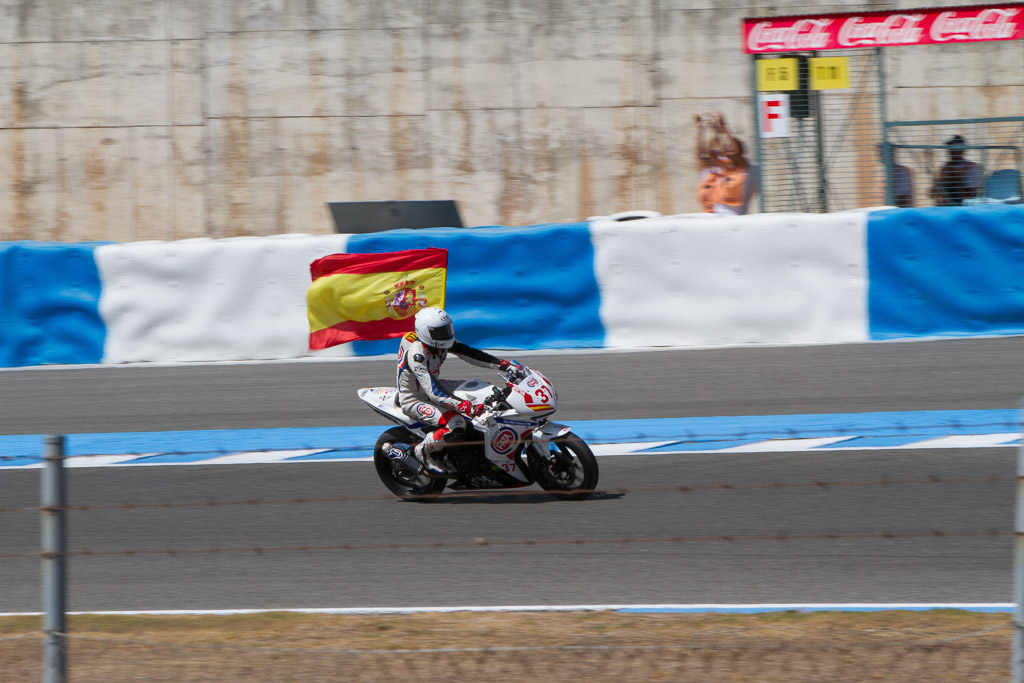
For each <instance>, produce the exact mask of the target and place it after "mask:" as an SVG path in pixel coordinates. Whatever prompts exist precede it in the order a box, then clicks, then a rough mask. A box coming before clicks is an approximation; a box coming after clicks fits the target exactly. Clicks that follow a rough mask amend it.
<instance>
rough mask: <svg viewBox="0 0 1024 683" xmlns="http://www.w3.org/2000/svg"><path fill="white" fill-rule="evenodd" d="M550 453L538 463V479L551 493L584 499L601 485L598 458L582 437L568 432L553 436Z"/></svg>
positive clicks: (559, 496)
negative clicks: (598, 477) (599, 482)
mask: <svg viewBox="0 0 1024 683" xmlns="http://www.w3.org/2000/svg"><path fill="white" fill-rule="evenodd" d="M534 448H540V446H539V445H536V446H534ZM547 455H548V457H546V458H545V457H543V456H541V458H540V459H539V461H538V463H537V470H536V472H537V483H538V484H540V487H541V488H542V489H544V490H545V491H547V492H548V493H550V494H551V495H553V496H555V497H556V498H561V499H562V500H583V499H584V498H586V497H587V496H589V495H590V494H591V493H593V492H594V489H595V488H597V476H598V471H597V458H595V457H594V453H593V451H591V450H590V446H588V445H587V443H586V442H585V441H584V440H583V439H581V438H580V437H578V436H576V435H575V434H565V435H563V436H558V437H555V438H554V439H551V441H550V442H549V446H548V454H547Z"/></svg>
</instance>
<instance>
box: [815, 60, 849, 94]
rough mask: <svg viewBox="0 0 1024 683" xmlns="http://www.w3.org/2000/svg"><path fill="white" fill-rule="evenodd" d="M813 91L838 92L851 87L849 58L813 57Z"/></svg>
mask: <svg viewBox="0 0 1024 683" xmlns="http://www.w3.org/2000/svg"><path fill="white" fill-rule="evenodd" d="M810 67H811V90H838V89H840V88H849V87H850V66H849V58H847V57H811V59H810Z"/></svg>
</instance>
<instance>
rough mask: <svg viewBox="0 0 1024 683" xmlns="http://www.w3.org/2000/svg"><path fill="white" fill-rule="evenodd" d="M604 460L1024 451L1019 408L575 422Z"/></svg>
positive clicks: (23, 455)
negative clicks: (668, 456) (800, 453)
mask: <svg viewBox="0 0 1024 683" xmlns="http://www.w3.org/2000/svg"><path fill="white" fill-rule="evenodd" d="M567 424H569V425H570V426H571V427H572V428H573V431H574V432H575V433H577V434H579V436H580V437H582V438H583V439H584V440H585V441H587V443H588V444H590V446H591V448H592V449H593V451H594V454H595V455H598V456H622V455H666V454H711V453H715V454H729V453H773V452H777V453H781V452H797V451H803V452H817V453H827V452H832V451H862V450H894V449H976V448H1001V447H1019V446H1020V444H1021V432H1020V413H1019V411H1017V410H934V411H909V412H877V413H847V414H821V415H753V416H738V417H701V418H658V419H643V420H585V421H576V422H569V423H567ZM385 428H386V427H385V426H383V425H380V426H364V427H310V428H280V429H234V430H231V429H225V430H207V431H176V432H121V433H107V434H71V435H68V437H67V440H66V444H65V453H66V455H67V456H69V458H68V460H67V462H66V466H68V467H104V466H115V465H116V466H158V465H236V464H260V463H303V462H336V461H349V462H354V461H367V460H371V459H372V458H373V454H372V450H371V449H372V448H373V444H374V443H375V442H376V440H377V437H378V436H379V435H380V433H381V432H382V431H383V430H384V429H385ZM42 444H43V436H42V435H38V434H36V435H12V436H0V469H24V468H33V467H35V468H38V467H41V459H40V458H41V454H42V448H43V446H42Z"/></svg>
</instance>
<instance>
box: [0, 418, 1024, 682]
mask: <svg viewBox="0 0 1024 683" xmlns="http://www.w3.org/2000/svg"><path fill="white" fill-rule="evenodd" d="M944 426H948V425H944ZM972 427H974V428H983V429H986V430H988V431H992V430H998V431H1000V432H1004V433H1006V432H1009V431H1010V430H1011V428H1012V430H1014V431H1016V432H1017V433H1018V434H1019V433H1020V422H1019V420H1014V421H1013V422H1012V423H1010V422H998V423H992V424H987V425H983V424H975V425H972ZM750 435H751V434H750V433H749V432H747V433H742V434H740V433H736V434H731V435H730V434H724V433H716V434H691V435H690V436H689V438H693V439H695V440H702V439H703V440H706V439H708V438H717V439H735V438H746V437H749V436H750ZM763 435H764V434H762V435H760V436H763ZM785 436H787V437H796V438H799V437H800V436H801V434H800V433H793V431H792V430H790V431H788V432H787V433H786V434H785ZM337 448H339V449H345V448H350V449H364V448H365V446H362V445H358V446H357V445H348V446H346V445H342V444H339V445H338V446H337ZM1019 453H1020V455H1019V462H1018V475H1017V476H1016V477H1013V476H1005V475H992V476H984V477H964V476H957V477H948V476H947V477H942V476H931V475H925V474H922V475H921V476H915V477H912V478H906V479H895V478H879V479H870V480H860V481H753V482H747V483H731V484H707V485H682V484H671V483H662V484H660V485H655V486H648V487H634V488H628V489H624V488H607V489H600V490H599V491H596V492H595V495H596V496H600V495H614V494H624V493H630V494H671V495H680V496H702V495H705V494H709V493H714V494H729V495H732V494H736V495H739V494H741V492H743V491H751V490H755V489H761V490H768V491H773V492H782V491H787V490H793V489H812V490H816V491H820V492H825V493H833V494H834V493H836V492H838V491H841V490H843V489H849V488H853V487H855V488H877V489H880V490H882V489H884V490H885V491H886V495H900V492H901V491H903V492H906V491H907V490H908V487H957V486H962V485H995V486H1008V485H1009V483H1010V482H1011V481H1014V480H1016V481H1018V482H1019V481H1024V447H1022V448H1020V449H1019ZM104 455H105V454H102V453H97V454H95V455H94V456H90V455H84V454H83V455H75V456H68V455H67V453H66V451H65V437H63V436H48V437H45V439H44V447H43V450H42V453H41V454H36V455H34V456H31V458H32V459H34V460H35V461H36V462H37V464H38V465H39V466H41V467H42V468H43V471H42V486H41V496H40V504H39V506H37V507H36V506H29V507H3V506H0V514H2V515H19V514H20V515H22V517H20V518H12V517H8V518H7V519H8V522H7V523H19V522H18V521H17V520H19V519H20V520H21V521H20V523H22V524H24V523H25V522H24V519H25V517H24V515H32V514H37V513H38V514H39V515H40V518H41V526H42V547H41V548H40V549H39V551H38V552H35V551H27V550H22V551H20V552H11V551H4V550H3V549H0V561H3V560H20V559H26V558H41V559H42V565H43V578H42V587H43V601H42V603H43V606H44V611H43V620H42V623H41V626H42V628H39V627H38V622H37V625H36V627H35V628H33V627H31V626H29V628H26V629H23V630H22V631H21V632H12V631H3V630H0V680H3V681H4V682H5V683H7V682H16V681H17V682H20V681H29V680H32V681H36V680H40V676H41V675H42V680H44V681H45V682H46V683H55V682H57V681H63V680H65V679H66V677H67V676H68V675H69V674H71V675H72V676H73V680H75V681H108V680H127V679H140V678H145V680H147V681H182V680H189V681H218V682H222V681H234V680H239V681H240V680H245V681H278V680H303V681H332V680H351V681H382V680H389V681H390V680H407V679H408V677H409V676H410V672H415V678H416V680H422V681H447V680H453V679H457V680H502V681H535V680H538V679H539V678H542V677H543V678H554V679H555V680H569V679H576V678H580V677H585V678H586V679H588V680H601V681H619V680H700V681H710V682H714V681H723V682H725V681H741V680H750V681H755V680H756V681H759V682H771V681H780V682H781V681H787V682H798V683H799V682H801V681H824V680H828V681H850V682H853V681H857V682H861V681H865V680H887V681H915V682H916V681H920V680H924V679H927V680H951V681H952V680H958V681H991V680H1005V679H1006V678H1007V677H1008V676H1009V675H1010V672H1011V661H1012V662H1013V663H1014V665H1016V666H1019V665H1024V651H1022V650H1021V642H1022V641H1021V635H1022V629H1024V622H1022V621H1021V620H1020V618H1019V614H1020V611H1021V610H1022V609H1024V599H1022V597H1021V596H1022V595H1024V593H1022V590H1024V556H1022V555H1021V550H1020V548H1019V547H1018V549H1017V555H1016V558H1015V569H1014V571H1015V599H1016V600H1017V604H1018V618H1017V619H1016V620H1015V621H1014V622H1012V623H1011V621H1010V620H1009V619H1008V618H1005V619H998V620H994V619H989V620H988V621H986V622H984V623H979V624H977V625H974V626H972V627H971V628H970V629H967V630H965V629H964V626H963V625H962V624H956V625H955V626H948V627H945V626H942V625H939V626H936V625H935V623H931V625H929V626H927V627H922V626H919V625H918V626H908V627H907V628H906V631H905V632H901V631H900V629H899V627H897V626H894V625H893V624H892V622H891V621H888V622H885V623H886V624H887V625H886V626H885V627H882V628H881V631H883V632H884V633H885V635H886V637H885V638H880V637H878V636H877V635H874V634H875V631H874V630H873V629H871V628H870V627H868V626H867V625H863V627H862V628H855V629H847V630H837V629H836V627H835V626H831V627H829V628H822V630H821V631H820V633H812V634H808V631H807V629H804V630H802V631H800V632H799V636H797V637H794V635H793V634H792V633H788V632H787V629H785V628H782V627H780V624H778V623H774V622H768V623H762V624H758V623H744V624H742V625H740V624H734V625H732V626H728V622H721V621H719V622H715V621H714V620H713V617H711V616H709V615H700V616H694V615H689V620H688V621H684V622H679V621H673V622H668V621H666V620H665V619H658V618H656V617H655V616H654V615H642V614H630V615H629V616H628V624H626V627H625V628H623V627H622V623H621V622H619V624H620V626H619V627H615V626H614V624H613V622H607V623H603V625H600V627H599V628H598V630H597V631H594V630H592V629H588V628H587V627H585V626H584V627H581V628H580V629H579V630H576V631H571V630H570V631H565V630H564V626H559V625H557V624H555V625H552V626H551V627H550V628H549V629H548V630H547V631H545V630H544V629H545V627H544V619H543V618H542V617H540V616H535V618H534V620H533V621H530V620H527V622H528V623H526V622H524V623H526V628H527V630H528V632H530V633H532V634H533V636H532V637H531V638H530V639H525V640H523V641H517V645H515V646H498V647H496V646H494V640H493V638H494V635H495V633H497V632H500V633H508V632H509V629H512V628H514V627H513V626H510V625H509V621H508V620H510V619H518V620H520V621H522V620H523V619H524V618H525V617H524V616H523V615H522V614H520V615H518V616H514V617H513V616H510V615H509V614H507V613H506V614H504V615H502V617H501V622H500V623H501V627H500V628H499V630H498V631H497V632H496V631H494V623H495V622H491V623H490V626H486V627H481V626H479V625H475V626H473V625H463V628H462V629H461V630H458V629H455V630H458V635H457V636H456V635H453V624H455V623H457V622H458V620H459V619H460V618H462V619H464V618H465V614H464V613H463V612H459V611H458V610H457V609H456V610H453V611H452V612H449V613H447V614H446V617H445V621H444V622H443V623H442V622H437V621H434V622H430V621H421V622H417V621H415V620H416V619H426V617H424V616H423V615H418V616H410V615H408V614H407V615H405V616H404V617H403V618H402V619H403V622H401V623H402V624H404V626H405V627H408V628H410V629H411V630H410V633H412V634H415V633H420V634H421V635H420V636H415V635H410V636H408V637H407V638H406V637H403V638H395V639H392V640H387V641H383V643H384V644H385V645H386V646H383V647H382V641H372V639H371V640H367V638H365V637H364V636H365V635H366V634H371V635H372V634H373V633H380V632H392V631H394V630H395V629H398V628H400V622H398V621H396V620H395V619H394V618H393V617H388V616H387V615H373V616H369V615H360V616H357V615H356V614H350V615H347V616H346V619H347V620H342V619H340V618H339V617H338V616H336V617H334V619H333V620H332V621H320V622H315V623H314V625H313V626H308V625H307V626H306V627H305V629H304V630H303V629H299V630H298V631H296V632H294V633H293V632H292V631H289V629H288V623H287V621H279V622H277V624H276V625H275V626H274V628H273V629H272V630H271V631H270V632H269V633H261V634H243V636H245V635H248V636H250V637H234V636H223V635H217V636H213V637H211V636H210V634H209V633H207V632H203V631H199V632H189V630H188V628H187V627H186V628H184V629H182V630H178V631H174V630H173V629H171V631H170V632H168V631H167V630H166V629H160V628H153V627H154V625H155V624H156V622H155V621H150V622H142V621H137V622H133V624H132V625H131V626H128V625H127V624H126V623H120V624H112V625H109V626H107V627H105V626H103V625H102V623H100V622H97V621H93V622H89V623H82V624H81V625H80V626H79V625H77V624H76V622H75V621H74V617H72V618H71V620H69V619H68V618H67V616H66V604H67V603H68V600H67V598H68V597H72V598H73V596H68V595H67V591H68V589H67V585H66V576H67V573H68V572H67V569H68V564H69V563H72V562H73V563H76V564H77V563H87V562H89V561H90V560H91V559H94V558H98V557H114V558H116V557H123V558H138V557H145V556H149V557H165V558H167V559H168V561H175V558H176V561H181V560H182V559H184V558H188V557H194V556H214V555H216V556H224V555H227V554H256V555H258V556H260V557H267V556H270V555H284V554H308V553H318V552H333V553H360V552H363V551H373V552H385V553H389V552H394V553H396V554H403V555H404V556H405V557H408V554H409V553H410V552H416V553H433V552H445V551H451V550H457V551H459V552H472V550H473V549H486V548H487V547H489V546H493V547H496V548H503V549H516V548H521V549H524V550H525V549H528V548H534V547H537V546H544V545H547V546H573V547H576V548H579V547H587V546H603V547H607V546H621V547H630V548H641V547H644V546H650V545H661V544H684V545H693V546H706V545H712V544H729V545H732V546H735V545H737V544H756V543H792V542H808V541H809V542H815V543H817V542H820V543H823V544H827V543H843V542H850V541H860V540H870V539H877V540H883V541H905V540H911V539H913V540H928V541H932V542H936V543H942V542H944V541H951V540H954V539H963V538H979V539H981V538H991V539H993V540H999V539H1006V538H1009V537H1015V538H1016V539H1017V542H1018V546H1019V543H1020V538H1021V537H1022V534H1024V512H1022V511H1024V506H1021V505H1020V501H1019V500H1018V519H1017V523H1016V531H1015V530H1014V529H1010V528H972V525H971V524H970V521H969V520H965V524H964V525H963V526H962V527H960V528H956V529H952V528H949V529H943V528H933V529H922V528H907V529H899V528H898V527H891V528H884V529H877V530H864V531H849V530H847V531H844V532H834V533H833V532H820V533H785V532H780V533H773V534H758V535H751V534H743V533H737V534H733V535H706V536H687V535H679V536H672V537H649V536H643V535H640V534H638V535H632V536H615V535H601V534H600V533H595V534H593V535H589V536H588V535H568V536H566V537H564V538H558V537H547V538H516V537H514V536H509V537H506V538H503V537H500V536H498V537H494V538H488V539H472V540H466V541H457V542H451V541H429V540H424V541H422V542H411V543H410V542H406V543H396V542H387V541H382V542H380V543H337V544H330V545H310V544H294V545H272V544H267V545H247V544H238V545H220V544H215V545H204V544H203V543H202V541H201V540H199V539H197V541H196V544H195V545H192V546H190V547H180V546H179V547H160V546H159V544H156V546H155V547H154V546H153V545H149V544H147V546H148V547H144V548H133V547H120V548H119V547H116V545H115V546H114V547H111V546H109V545H107V546H105V547H102V548H88V547H81V545H80V544H76V543H73V542H71V541H72V540H73V539H69V538H68V535H67V534H68V530H67V522H68V518H69V517H70V516H72V515H74V523H73V525H72V527H71V529H72V533H73V532H74V530H75V529H84V528H87V527H88V526H89V524H90V521H89V515H90V513H96V512H105V513H107V514H108V515H109V513H110V512H120V513H122V514H125V515H136V514H138V513H140V512H143V511H146V510H153V511H161V512H162V513H167V514H173V513H174V511H175V510H186V509H201V510H203V511H209V512H210V514H216V512H217V511H218V510H222V509H230V508H237V507H239V506H243V507H246V508H253V509H257V508H263V507H267V506H284V505H288V506H301V505H313V504H318V503H360V502H372V501H384V500H387V501H392V500H394V497H393V496H391V495H380V496H359V497H350V496H337V497H326V498H325V497H320V498H314V497H304V498H281V499H231V498H224V499H213V500H209V499H207V500H203V499H196V500H190V501H170V502H117V501H110V502H105V503H103V504H88V505H74V504H70V503H69V501H68V499H67V496H66V491H67V489H68V487H66V486H65V477H66V476H68V475H67V472H70V471H71V470H70V469H69V468H66V466H65V465H66V464H67V461H68V460H73V459H81V458H89V457H104ZM140 455H141V454H140ZM149 455H152V454H149ZM4 457H9V456H4ZM11 457H13V456H11ZM16 457H18V458H20V459H21V460H24V459H25V458H26V457H28V456H26V455H20V456H16ZM0 464H2V463H0ZM447 495H449V496H460V495H461V496H466V495H470V496H473V497H480V496H483V497H487V496H491V495H497V496H502V497H508V496H523V497H530V496H548V495H549V494H547V493H546V492H544V491H540V490H534V491H531V490H518V491H504V490H502V491H494V492H486V491H474V492H467V493H449V494H447ZM898 522H899V520H898V519H894V523H896V524H898ZM93 523H95V522H93ZM196 529H197V531H199V530H200V529H201V527H196ZM200 533H201V532H200ZM69 548H75V549H73V550H71V549H69ZM251 611H253V612H256V611H258V610H251ZM397 611H400V610H396V612H397ZM353 612H358V611H357V610H353ZM457 614H463V617H458V616H457ZM321 616H322V617H323V618H324V619H327V617H326V616H323V615H321ZM152 618H154V619H158V618H159V617H152ZM410 619H413V624H412V625H411V626H410V625H409V623H408V622H409V620H410ZM701 620H703V621H701ZM939 621H941V619H940V620H939ZM20 623H24V624H26V625H28V624H30V623H31V622H30V621H29V620H28V619H24V618H23V619H22V621H21V622H20ZM517 623H518V622H517ZM812 623H813V622H812ZM520 625H522V624H520ZM591 626H593V624H591ZM2 628H4V625H3V620H2V619H0V629H2ZM311 629H312V631H313V633H314V635H310V633H311ZM558 629H562V630H561V631H559V630H558ZM929 629H930V630H929ZM423 634H426V635H423ZM538 634H540V635H538ZM597 634H600V635H597ZM1011 635H1012V639H1011ZM439 640H440V641H441V642H440V643H439V642H438V641H439ZM1011 640H1012V650H1013V652H1012V655H1011ZM41 651H42V653H43V656H40V652H41ZM1022 674H1024V669H1019V668H1015V669H1014V676H1015V677H1014V678H1012V680H1013V681H1015V682H1019V681H1022V680H1024V678H1020V677H1019V675H1022Z"/></svg>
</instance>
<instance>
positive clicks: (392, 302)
mask: <svg viewBox="0 0 1024 683" xmlns="http://www.w3.org/2000/svg"><path fill="white" fill-rule="evenodd" d="M309 271H310V274H311V275H312V277H313V284H312V285H310V287H309V289H308V290H307V291H306V309H307V313H308V315H309V348H310V350H311V351H312V350H316V349H326V348H327V347H329V346H336V345H337V344H344V343H345V342H350V341H355V340H357V339H391V338H393V337H401V336H402V335H403V334H405V333H406V332H410V331H412V329H413V316H415V315H416V312H417V311H419V310H420V309H422V308H426V307H428V306H437V307H438V308H444V290H445V279H446V276H447V274H448V250H447V249H436V248H434V247H430V248H428V249H410V250H408V251H394V252H388V253H385V254H332V255H330V256H325V257H323V258H320V259H317V260H316V261H313V263H311V264H310V265H309Z"/></svg>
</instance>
